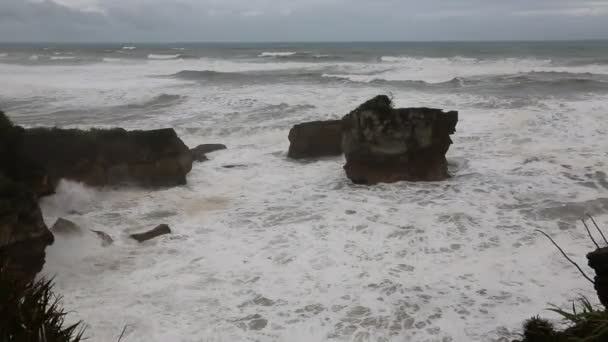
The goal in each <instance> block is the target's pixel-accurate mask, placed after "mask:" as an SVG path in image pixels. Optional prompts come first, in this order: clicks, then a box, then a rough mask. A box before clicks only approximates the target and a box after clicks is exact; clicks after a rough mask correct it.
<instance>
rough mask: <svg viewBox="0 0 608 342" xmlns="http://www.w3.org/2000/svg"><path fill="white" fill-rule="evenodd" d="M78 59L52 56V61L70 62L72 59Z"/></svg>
mask: <svg viewBox="0 0 608 342" xmlns="http://www.w3.org/2000/svg"><path fill="white" fill-rule="evenodd" d="M75 58H76V57H73V56H52V57H51V60H53V61H63V60H70V59H75Z"/></svg>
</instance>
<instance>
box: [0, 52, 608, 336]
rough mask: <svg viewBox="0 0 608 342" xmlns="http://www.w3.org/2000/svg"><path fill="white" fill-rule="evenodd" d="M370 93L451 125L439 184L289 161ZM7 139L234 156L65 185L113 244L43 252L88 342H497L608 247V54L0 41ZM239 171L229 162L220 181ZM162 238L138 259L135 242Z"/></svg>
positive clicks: (77, 209) (561, 298)
mask: <svg viewBox="0 0 608 342" xmlns="http://www.w3.org/2000/svg"><path fill="white" fill-rule="evenodd" d="M379 94H388V95H390V96H392V97H393V98H394V100H395V102H396V105H397V106H400V107H419V106H428V107H436V108H442V109H445V110H458V111H459V112H460V121H459V123H458V126H457V132H456V134H455V135H454V136H453V140H454V145H452V147H451V149H450V151H449V152H448V155H447V157H448V161H449V164H450V172H451V174H452V175H453V178H451V179H450V180H448V181H445V182H437V183H407V182H403V183H398V184H384V185H378V186H357V185H353V184H352V183H351V182H350V181H349V180H348V179H347V178H346V176H345V174H344V172H343V170H342V166H343V164H344V159H343V157H338V158H327V159H322V160H318V161H311V162H296V161H291V160H288V159H287V158H286V151H287V149H288V145H289V142H288V140H287V135H288V132H289V129H290V128H291V126H292V125H294V124H296V123H300V122H304V121H310V120H322V119H336V118H340V117H342V116H343V115H345V114H347V113H348V112H349V111H351V110H353V109H354V108H355V107H356V106H358V105H359V104H360V103H362V102H364V101H365V100H367V99H369V98H371V97H373V96H375V95H379ZM0 109H2V110H4V111H5V112H6V113H7V114H8V115H9V116H10V117H11V118H12V119H13V121H15V122H16V123H18V124H21V125H24V126H27V127H31V126H54V125H56V126H61V127H78V128H89V127H113V126H121V127H125V128H128V129H153V128H161V127H173V128H175V129H176V131H177V132H178V134H179V135H180V137H181V138H182V139H183V140H184V142H185V143H186V144H188V145H189V146H191V147H194V146H196V145H198V144H201V143H223V144H226V145H227V146H228V149H227V150H224V151H218V152H214V153H212V154H210V155H209V157H210V159H211V160H210V161H207V162H204V163H200V164H195V165H194V169H193V170H192V172H191V173H190V175H189V177H188V185H187V186H183V187H177V188H172V189H167V190H159V191H148V190H141V189H112V188H108V189H92V188H87V187H85V186H83V185H81V184H76V183H71V182H64V183H62V184H61V186H60V188H59V189H58V193H57V194H56V195H54V196H52V197H49V198H46V199H44V201H43V202H42V209H43V211H44V215H45V220H46V222H47V224H48V225H52V224H53V223H54V221H55V220H56V219H57V218H58V217H63V218H67V219H69V220H72V221H74V222H76V223H78V224H79V225H81V226H82V227H84V228H88V229H95V230H102V231H105V232H107V233H109V234H110V235H111V236H112V237H113V238H114V239H115V243H114V244H113V245H112V246H110V247H107V248H102V247H100V246H99V243H98V241H94V240H87V239H78V238H75V239H61V238H58V239H57V241H56V243H55V244H54V245H53V246H51V247H49V249H47V252H48V253H47V255H48V257H47V262H46V266H45V269H44V271H43V274H44V275H46V276H54V277H55V281H56V291H57V292H58V293H60V294H61V295H63V296H64V299H63V302H64V306H65V308H66V309H67V310H69V311H70V312H71V313H70V316H69V317H70V320H72V321H75V320H83V321H84V322H86V324H87V330H86V336H88V337H89V340H90V341H93V342H95V341H102V342H105V341H117V340H118V337H119V335H120V334H121V332H122V330H123V328H125V326H126V328H125V335H124V336H123V338H122V341H124V342H155V341H159V342H160V341H168V342H181V341H183V342H199V341H204V342H208V341H209V342H211V341H213V342H215V341H226V342H235V341H262V342H265V341H285V342H298V341H302V342H314V341H429V342H431V341H433V342H434V341H440V342H448V341H452V342H471V341H510V340H512V339H513V338H516V337H517V336H518V335H517V334H518V333H520V332H521V325H522V322H523V321H524V320H525V319H527V318H530V317H531V316H535V315H539V314H541V315H543V316H546V317H549V318H556V316H555V315H554V314H552V313H551V312H548V311H546V309H547V308H548V307H549V306H550V304H554V305H557V306H560V307H564V308H569V307H571V301H572V300H575V299H576V298H577V297H578V296H579V295H586V296H588V297H589V298H590V299H593V301H594V302H596V303H597V299H596V296H595V294H594V290H593V288H592V285H591V284H589V283H588V282H587V281H586V280H585V279H584V278H583V277H582V276H581V275H580V274H579V273H578V272H577V271H576V269H574V267H573V266H571V265H570V264H569V263H568V262H566V261H565V259H564V258H563V257H562V256H561V255H560V254H559V252H558V251H557V250H556V249H555V248H554V247H553V246H552V245H551V243H550V242H549V241H548V240H547V239H546V238H544V237H543V236H542V235H540V234H538V233H536V232H535V229H541V230H543V231H545V232H546V233H548V234H550V235H551V236H552V237H554V238H555V240H556V242H557V243H559V244H560V246H561V247H562V248H564V249H565V250H566V251H567V252H568V253H569V255H570V256H571V257H572V258H573V259H574V260H575V261H577V262H578V263H579V264H581V266H582V267H583V269H584V270H585V271H586V272H587V273H588V274H590V275H593V271H592V270H591V269H589V268H588V267H587V266H586V259H585V254H586V253H587V252H590V251H591V250H592V249H593V244H592V242H591V241H590V239H589V238H588V237H587V236H586V232H585V230H584V229H583V226H582V223H581V222H580V221H578V220H579V219H580V218H581V217H583V215H584V214H585V213H590V214H592V215H594V217H595V219H596V221H598V223H599V224H600V226H602V227H603V228H604V229H605V230H606V231H607V232H608V176H607V173H608V42H605V41H604V42H601V41H598V42H544V43H541V42H525V43H524V42H521V43H518V42H500V43H498V42H497V43H491V42H486V43H323V44H318V43H317V44H313V43H306V44H305V43H301V44H278V43H277V44H185V43H184V44H178V43H175V44H135V43H133V44H72V45H66V44H64V45H56V44H21V45H6V44H5V45H0ZM235 164H237V165H239V166H238V167H233V168H224V167H223V166H226V165H235ZM161 223H167V224H169V225H170V226H171V228H172V230H173V234H172V235H170V236H166V237H163V238H159V239H156V240H153V241H150V242H147V243H143V244H138V243H136V242H135V241H132V240H130V239H129V238H128V235H129V234H130V233H133V232H139V231H142V230H147V229H149V228H153V227H155V226H156V225H158V224H161Z"/></svg>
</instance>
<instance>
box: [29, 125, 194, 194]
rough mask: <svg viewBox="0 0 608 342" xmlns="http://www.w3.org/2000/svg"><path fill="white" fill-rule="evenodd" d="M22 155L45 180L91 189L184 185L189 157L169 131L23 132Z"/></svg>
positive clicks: (36, 129) (190, 159)
mask: <svg viewBox="0 0 608 342" xmlns="http://www.w3.org/2000/svg"><path fill="white" fill-rule="evenodd" d="M21 153H22V154H23V156H25V157H26V158H27V159H29V160H32V161H34V162H36V163H38V164H40V165H42V166H43V167H44V169H45V170H46V171H47V173H48V176H49V178H50V181H51V182H52V183H53V184H56V183H57V182H58V181H59V179H61V178H65V179H69V180H73V181H78V182H83V183H85V184H87V185H91V186H105V185H121V184H132V185H136V186H143V187H167V186H176V185H183V184H186V175H187V174H188V173H189V172H190V170H191V169H192V154H191V153H190V150H189V149H188V147H187V146H186V145H185V144H184V143H183V142H182V140H181V139H179V137H178V136H177V134H176V133H175V131H174V130H173V129H159V130H151V131H126V130H124V129H121V128H115V129H108V130H101V129H91V130H88V131H83V130H76V129H59V128H51V129H48V128H34V129H28V130H26V131H25V139H24V144H23V150H22V151H21Z"/></svg>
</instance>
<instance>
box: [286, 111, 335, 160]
mask: <svg viewBox="0 0 608 342" xmlns="http://www.w3.org/2000/svg"><path fill="white" fill-rule="evenodd" d="M289 142H290V145H289V153H288V154H287V156H288V157H289V158H293V159H301V158H318V157H324V156H337V155H340V154H342V123H341V121H340V120H328V121H313V122H305V123H301V124H298V125H295V126H293V128H292V129H291V131H289Z"/></svg>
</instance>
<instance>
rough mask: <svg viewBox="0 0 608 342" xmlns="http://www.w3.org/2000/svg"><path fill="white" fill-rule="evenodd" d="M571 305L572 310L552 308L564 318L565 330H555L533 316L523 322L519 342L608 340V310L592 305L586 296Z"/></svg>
mask: <svg viewBox="0 0 608 342" xmlns="http://www.w3.org/2000/svg"><path fill="white" fill-rule="evenodd" d="M578 302H579V303H578V307H577V306H576V305H574V304H573V305H572V312H569V311H566V310H562V309H558V308H552V309H550V311H553V312H555V313H557V314H559V315H560V316H562V318H563V319H564V323H565V324H566V326H567V327H566V329H565V330H561V331H560V330H556V329H555V328H554V327H553V325H552V324H551V323H549V322H548V321H546V320H544V319H541V318H538V317H535V318H532V319H530V320H528V321H527V322H526V323H525V324H524V334H523V340H521V341H519V342H562V341H563V342H605V341H608V312H607V311H606V310H605V309H604V308H599V307H594V306H593V305H592V304H591V303H590V302H589V300H587V299H586V298H580V299H579V300H578Z"/></svg>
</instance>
